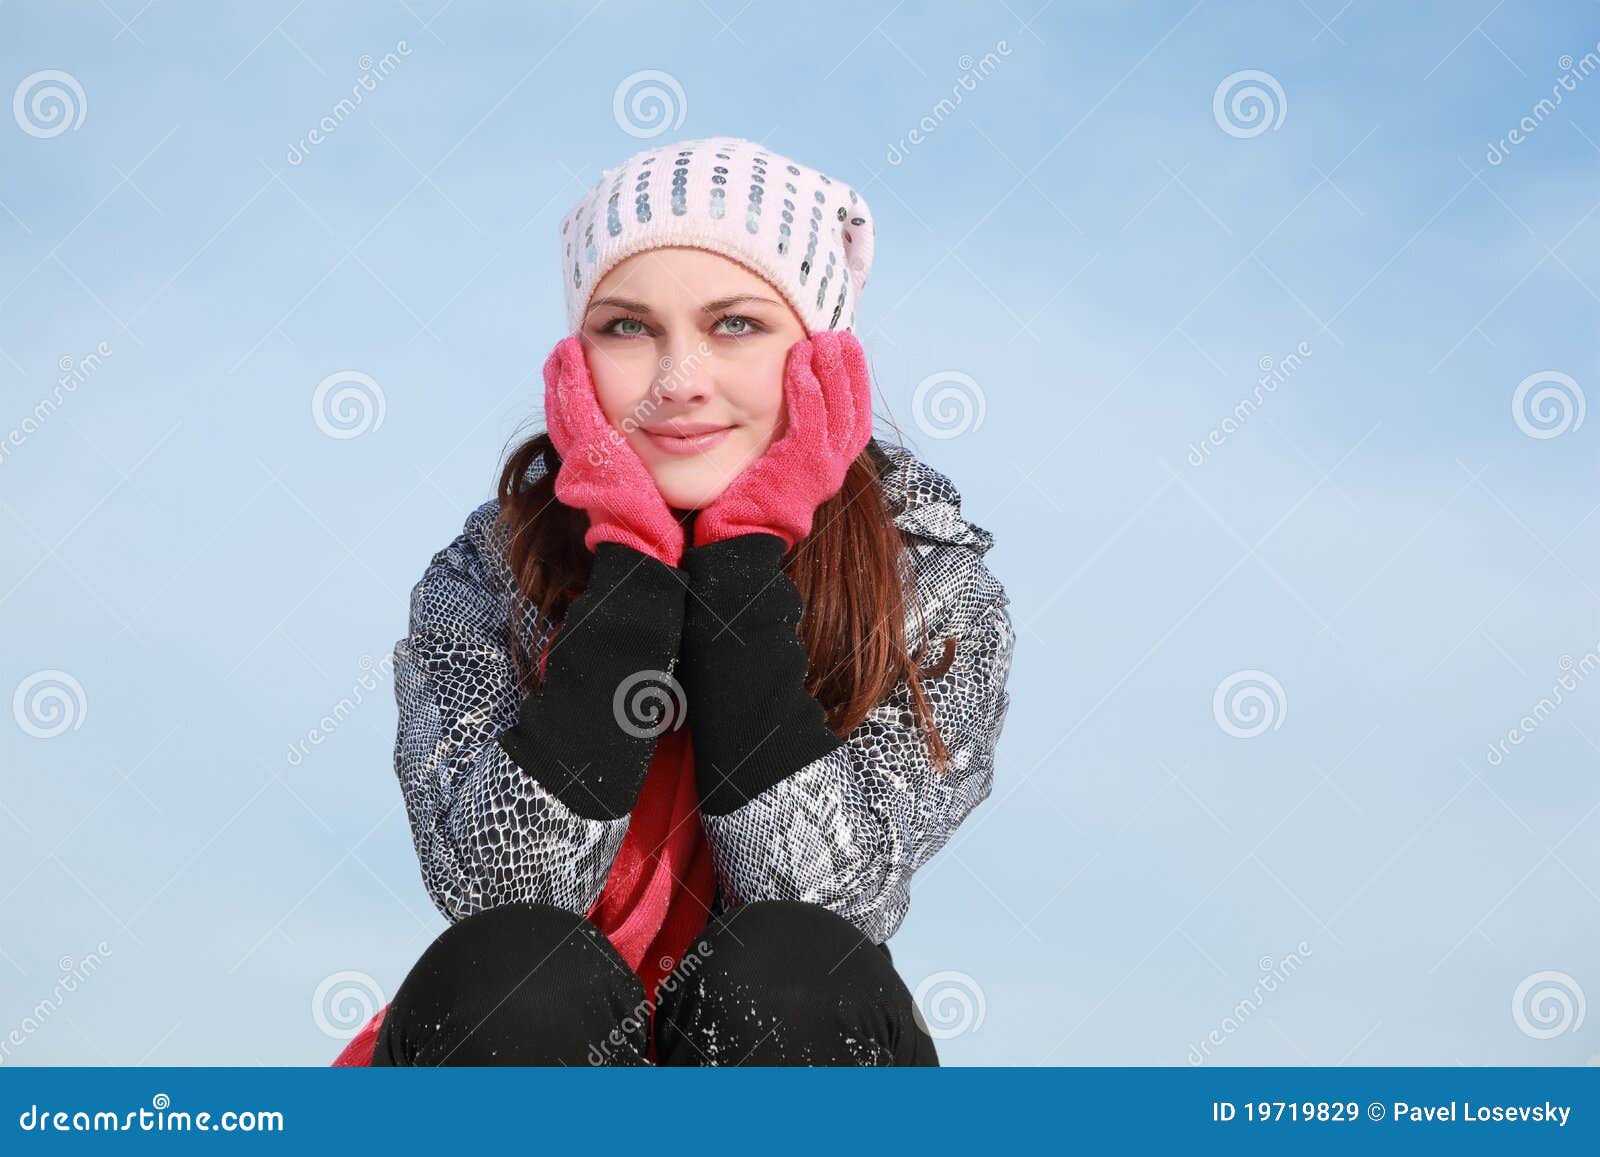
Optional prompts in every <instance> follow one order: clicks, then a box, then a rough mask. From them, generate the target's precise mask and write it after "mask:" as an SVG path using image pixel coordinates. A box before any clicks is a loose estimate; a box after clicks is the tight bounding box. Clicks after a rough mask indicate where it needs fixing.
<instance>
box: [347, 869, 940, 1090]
mask: <svg viewBox="0 0 1600 1157" xmlns="http://www.w3.org/2000/svg"><path fill="white" fill-rule="evenodd" d="M658 996H659V1004H658V1007H657V1010H656V1016H655V1046H656V1063H658V1064H663V1065H937V1064H938V1063H939V1058H938V1054H937V1053H936V1052H935V1050H934V1046H933V1039H932V1038H931V1037H930V1036H929V1035H928V1033H927V1031H926V1029H925V1028H924V1027H923V1026H922V1023H921V1021H920V1019H919V1018H918V1017H917V1016H916V1015H915V1013H914V1011H913V1008H914V1005H913V1000H912V997H911V993H910V991H909V990H908V989H907V988H906V985H905V983H904V981H902V980H901V979H900V976H899V974H898V973H897V972H896V971H895V968H894V963H893V961H892V959H891V958H890V956H889V951H888V948H887V946H886V945H875V944H873V943H872V942H871V941H869V940H868V939H867V938H866V937H865V936H863V935H862V934H861V932H860V931H859V930H858V929H857V928H855V926H854V925H852V924H850V923H849V922H848V921H847V920H845V919H844V918H843V917H842V916H838V915H835V914H834V913H833V912H830V911H829V910H828V909H826V908H823V907H821V906H820V905H817V904H808V903H803V902H801V901H796V900H763V901H759V902H756V903H752V904H745V905H743V906H741V907H738V908H734V909H731V910H729V911H727V912H720V913H717V914H716V915H714V916H713V917H712V918H711V919H710V921H709V922H708V923H707V925H706V928H705V930H704V931H703V932H702V933H701V934H700V936H698V937H697V938H696V939H695V940H694V942H693V943H691V944H690V946H689V950H688V951H687V952H686V953H685V954H684V958H683V960H682V961H680V962H679V965H678V968H677V969H675V970H674V971H673V973H672V974H671V975H669V976H668V977H667V978H666V980H665V981H663V983H662V985H661V988H660V990H659V993H658ZM649 1045H650V1024H649V1017H648V1008H647V1005H646V1003H645V993H644V986H643V985H642V984H641V983H640V982H639V978H638V976H636V975H635V974H634V972H633V970H632V969H630V968H629V967H628V965H627V962H626V961H624V960H623V958H622V957H621V956H620V955H619V954H618V952H617V950H616V949H615V948H614V947H613V946H612V944H611V942H610V941H609V940H607V939H606V937H605V935H604V933H602V932H601V931H600V929H599V928H597V927H596V926H595V925H594V924H593V923H591V922H590V921H589V920H587V919H585V918H583V917H581V916H578V915H576V914H574V913H572V912H567V911H564V910H562V909H560V908H555V907H551V906H548V905H543V904H529V903H520V904H507V905H504V906H501V907H498V908H491V909H489V910H487V911H484V912H479V913H476V914H474V915H472V916H469V917H467V918H466V919H465V920H461V921H459V922H458V923H455V924H452V925H451V926H450V927H449V928H446V929H445V930H444V932H442V933H441V934H440V935H439V937H438V939H436V940H435V941H434V942H433V943H432V944H431V945H430V946H429V947H428V949H427V951H426V952H424V953H423V955H422V958H421V959H420V960H418V961H417V963H416V965H415V966H414V967H413V968H412V969H411V972H410V973H409V974H408V975H407V976H406V978H405V981H404V982H403V983H402V984H401V986H400V990H399V992H397V993H396V994H395V998H394V1000H393V1001H392V1002H391V1004H390V1007H389V1012H388V1014H387V1016H385V1018H384V1021H383V1027H382V1029H381V1030H380V1032H379V1034H378V1041H377V1047H376V1049H375V1050H374V1052H373V1055H372V1063H373V1065H557V1064H565V1065H601V1064H609V1065H648V1064H650V1063H651V1062H650V1060H649V1056H648V1050H649Z"/></svg>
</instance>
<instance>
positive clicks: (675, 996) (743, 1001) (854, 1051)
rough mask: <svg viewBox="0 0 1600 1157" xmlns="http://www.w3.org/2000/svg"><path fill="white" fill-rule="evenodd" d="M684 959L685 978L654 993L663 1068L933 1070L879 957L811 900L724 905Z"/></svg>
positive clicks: (891, 971) (898, 986) (900, 984)
mask: <svg viewBox="0 0 1600 1157" xmlns="http://www.w3.org/2000/svg"><path fill="white" fill-rule="evenodd" d="M691 956H693V957H694V967H693V974H692V976H690V977H689V979H687V980H686V981H685V982H684V983H682V984H681V985H679V986H677V987H676V988H675V989H673V990H672V991H671V992H666V991H664V992H663V996H662V1002H661V1011H660V1014H659V1025H658V1046H660V1048H661V1051H662V1052H663V1055H664V1056H665V1057H666V1063H668V1064H855V1065H861V1064H867V1065H878V1064H922V1063H937V1061H936V1060H933V1061H929V1060H927V1059H925V1058H927V1057H928V1056H930V1055H931V1049H930V1048H929V1047H928V1046H929V1045H931V1042H928V1041H926V1040H925V1039H924V1038H923V1037H922V1036H921V1035H920V1030H919V1026H918V1025H917V1024H916V1022H915V1021H916V1018H915V1012H914V1007H913V1001H912V997H911V993H910V991H909V990H908V989H907V988H906V986H905V982H904V981H903V980H901V978H900V975H899V973H898V972H896V971H895V968H894V965H893V964H892V962H891V961H890V960H889V958H888V956H887V955H885V954H884V952H883V951H882V950H881V948H880V947H879V946H878V945H877V944H875V943H873V942H872V941H871V940H869V939H868V938H867V937H866V935H865V934H864V933H863V932H861V931H860V930H859V929H858V928H856V927H855V926H854V925H853V924H851V923H850V922H849V921H847V920H846V919H845V918H844V917H842V916H839V915H838V914H836V913H834V912H832V911H830V910H829V909H826V908H823V907H822V906H821V905H818V904H811V903H807V902H804V901H798V900H762V901H756V902H752V903H749V904H745V905H742V906H740V907H738V908H734V909H731V910H729V911H727V912H724V913H722V914H720V915H719V916H718V917H717V918H715V919H714V920H713V921H712V922H711V923H710V924H709V925H708V926H707V928H706V930H705V932H703V933H702V934H701V935H700V936H699V937H697V938H696V942H695V944H694V945H691V947H690V950H689V952H688V953H686V954H685V959H686V960H688V959H689V958H690V957H691ZM682 967H683V966H682V965H680V968H682Z"/></svg>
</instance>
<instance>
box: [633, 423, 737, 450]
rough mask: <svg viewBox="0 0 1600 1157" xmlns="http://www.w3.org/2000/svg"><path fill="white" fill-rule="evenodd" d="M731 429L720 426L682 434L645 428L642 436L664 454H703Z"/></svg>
mask: <svg viewBox="0 0 1600 1157" xmlns="http://www.w3.org/2000/svg"><path fill="white" fill-rule="evenodd" d="M732 429H733V427H732V426H720V427H716V428H713V429H707V430H700V431H697V432H695V433H692V434H684V435H678V434H674V433H672V432H671V431H668V430H662V431H660V432H657V431H655V430H645V431H644V436H645V437H646V438H649V439H650V444H651V445H652V446H655V447H656V448H657V449H659V450H661V451H662V452H663V453H666V454H703V453H704V452H705V451H707V450H709V449H711V447H713V446H715V445H716V444H717V443H718V442H720V441H722V440H723V439H724V438H726V437H727V436H728V432H729V431H730V430H732Z"/></svg>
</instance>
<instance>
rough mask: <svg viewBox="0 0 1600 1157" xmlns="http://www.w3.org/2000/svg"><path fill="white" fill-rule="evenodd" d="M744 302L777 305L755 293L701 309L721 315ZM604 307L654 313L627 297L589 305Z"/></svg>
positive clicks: (722, 299)
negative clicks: (609, 306)
mask: <svg viewBox="0 0 1600 1157" xmlns="http://www.w3.org/2000/svg"><path fill="white" fill-rule="evenodd" d="M743 302H755V303H758V304H761V305H777V304H778V303H777V302H776V301H773V300H772V299H771V298H770V297H758V296H756V295H755V294H753V293H738V294H734V295H733V296H732V297H719V298H717V300H715V301H708V302H706V303H705V304H704V305H702V306H701V307H700V312H701V313H720V312H721V311H723V310H724V309H727V308H729V307H730V306H734V305H739V304H741V303H743ZM603 305H614V306H616V307H617V308H618V309H625V310H627V311H628V312H629V313H642V314H650V313H653V312H654V311H653V310H652V309H651V308H650V307H649V306H648V305H646V304H645V303H644V302H642V301H632V300H629V299H628V298H626V297H597V298H595V299H594V300H593V301H592V302H590V303H589V309H590V311H591V312H592V311H594V310H596V309H599V308H600V307H601V306H603Z"/></svg>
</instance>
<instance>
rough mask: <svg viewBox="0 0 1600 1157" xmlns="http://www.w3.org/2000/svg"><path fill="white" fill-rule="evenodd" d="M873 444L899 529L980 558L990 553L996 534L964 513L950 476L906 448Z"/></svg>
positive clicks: (889, 502) (885, 489)
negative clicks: (966, 551)
mask: <svg viewBox="0 0 1600 1157" xmlns="http://www.w3.org/2000/svg"><path fill="white" fill-rule="evenodd" d="M872 444H873V445H874V446H875V447H876V449H877V451H878V458H879V473H878V480H879V483H880V485H882V487H883V490H884V494H885V498H886V500H887V502H888V504H889V509H890V511H891V512H893V516H894V521H895V525H896V526H898V527H899V528H900V529H901V530H902V531H903V532H905V533H906V534H909V535H911V536H912V537H914V538H917V539H921V540H922V541H923V542H926V543H932V544H942V545H945V546H956V547H964V548H966V549H968V550H970V551H973V552H975V553H976V554H977V555H979V556H980V557H981V556H982V555H984V554H986V553H988V551H989V548H990V547H992V546H993V545H994V535H993V534H991V533H990V532H989V531H988V530H986V529H985V528H983V527H981V526H979V525H978V524H977V523H975V522H972V521H971V520H970V519H968V518H967V517H966V516H965V515H964V514H963V513H962V512H961V492H960V491H959V490H957V489H956V484H955V483H954V482H952V481H951V480H950V478H949V476H948V475H946V474H943V473H941V472H940V471H939V470H937V469H935V468H934V467H933V466H930V465H929V464H928V463H926V462H924V461H922V459H920V458H918V457H917V456H916V455H915V454H914V453H912V451H911V450H909V449H907V448H906V447H905V446H901V445H897V444H895V443H892V442H879V441H877V440H876V439H874V441H873V443H872Z"/></svg>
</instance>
